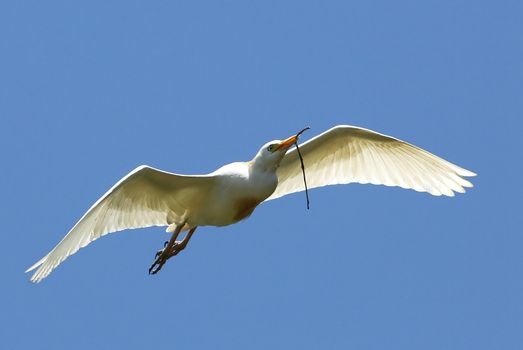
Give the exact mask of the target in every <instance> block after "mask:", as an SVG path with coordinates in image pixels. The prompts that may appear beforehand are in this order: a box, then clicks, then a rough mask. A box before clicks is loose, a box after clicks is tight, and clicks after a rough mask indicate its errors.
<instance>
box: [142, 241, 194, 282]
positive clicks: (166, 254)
mask: <svg viewBox="0 0 523 350" xmlns="http://www.w3.org/2000/svg"><path fill="white" fill-rule="evenodd" d="M165 243H166V244H164V248H163V249H160V250H159V251H157V252H156V254H155V256H154V257H155V259H156V260H155V261H154V263H153V264H152V265H151V267H150V268H149V274H150V275H155V274H157V273H158V272H159V271H160V270H161V269H162V267H163V265H165V263H166V262H167V260H169V259H170V258H172V257H173V256H176V255H178V253H179V252H181V251H182V250H183V249H184V248H185V247H186V246H187V243H186V242H184V241H176V242H175V243H174V244H173V246H172V247H171V249H170V250H169V251H166V248H165V247H166V246H167V243H169V242H165Z"/></svg>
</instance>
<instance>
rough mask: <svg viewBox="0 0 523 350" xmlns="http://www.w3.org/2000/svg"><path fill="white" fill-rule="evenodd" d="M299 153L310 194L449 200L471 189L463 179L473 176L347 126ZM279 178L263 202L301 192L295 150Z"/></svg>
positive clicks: (431, 156)
mask: <svg viewBox="0 0 523 350" xmlns="http://www.w3.org/2000/svg"><path fill="white" fill-rule="evenodd" d="M300 151H301V153H302V155H303V162H304V165H305V173H306V177H307V185H308V186H309V187H310V188H314V187H321V186H327V185H335V184H347V183H352V182H357V183H363V184H366V183H371V184H376V185H378V184H381V185H386V186H399V187H402V188H410V189H414V190H416V191H420V192H428V193H430V194H432V195H436V196H439V195H446V196H453V195H454V192H465V190H464V187H472V184H471V183H470V182H469V181H467V180H465V179H464V178H463V177H464V176H474V175H476V174H474V173H473V172H471V171H468V170H466V169H463V168H461V167H459V166H457V165H455V164H452V163H450V162H448V161H446V160H444V159H442V158H440V157H437V156H435V155H434V154H432V153H429V152H427V151H425V150H423V149H421V148H419V147H416V146H414V145H411V144H409V143H407V142H405V141H401V140H399V139H396V138H394V137H390V136H386V135H383V134H380V133H377V132H374V131H372V130H368V129H363V128H358V127H355V126H349V125H339V126H336V127H334V128H332V129H330V130H327V131H325V132H324V133H322V134H320V135H318V136H316V137H314V138H312V139H310V140H308V141H307V142H305V143H304V144H303V145H301V146H300ZM277 176H278V187H276V190H275V191H274V193H273V194H272V195H271V196H270V197H269V198H268V199H267V200H271V199H275V198H278V197H281V196H284V195H286V194H289V193H294V192H298V191H303V190H304V184H303V177H302V173H301V166H300V160H299V157H298V153H297V152H296V149H292V150H290V151H288V152H287V153H286V154H285V157H284V158H283V160H282V162H281V164H280V166H279V168H278V170H277Z"/></svg>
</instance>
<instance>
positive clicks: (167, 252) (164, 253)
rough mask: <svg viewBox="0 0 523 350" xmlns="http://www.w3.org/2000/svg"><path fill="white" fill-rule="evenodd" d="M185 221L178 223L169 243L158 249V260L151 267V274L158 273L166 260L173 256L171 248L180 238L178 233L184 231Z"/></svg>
mask: <svg viewBox="0 0 523 350" xmlns="http://www.w3.org/2000/svg"><path fill="white" fill-rule="evenodd" d="M184 225H185V223H181V224H179V225H176V227H175V229H174V232H173V235H172V236H171V239H170V240H169V243H167V246H165V248H164V249H162V250H160V251H158V252H157V253H156V260H155V261H154V263H153V264H152V265H151V267H150V268H149V274H153V275H154V274H156V273H157V272H158V271H160V270H161V269H162V267H163V265H164V264H165V262H166V261H167V260H168V259H169V258H170V257H171V256H172V255H171V250H172V248H173V246H174V244H175V243H176V238H178V235H179V234H180V232H181V231H182V228H183V226H184Z"/></svg>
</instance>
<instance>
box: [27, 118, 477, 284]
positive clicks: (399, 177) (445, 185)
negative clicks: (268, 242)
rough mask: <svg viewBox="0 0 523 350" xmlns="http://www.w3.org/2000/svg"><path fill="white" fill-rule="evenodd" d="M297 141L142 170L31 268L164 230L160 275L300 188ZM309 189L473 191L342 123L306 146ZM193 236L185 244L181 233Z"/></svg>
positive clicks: (408, 152) (432, 162)
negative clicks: (192, 168) (202, 168)
mask: <svg viewBox="0 0 523 350" xmlns="http://www.w3.org/2000/svg"><path fill="white" fill-rule="evenodd" d="M298 135H299V134H297V135H294V136H292V137H290V138H288V139H286V140H283V141H280V140H276V141H272V142H269V143H267V144H265V145H263V146H262V147H261V149H260V150H259V151H258V153H257V154H256V155H255V156H254V158H253V159H252V160H251V161H248V162H235V163H231V164H227V165H225V166H223V167H221V168H219V169H218V170H216V171H214V172H212V173H210V174H207V175H180V174H173V173H169V172H165V171H161V170H158V169H154V168H151V167H149V166H140V167H138V168H136V169H135V170H133V171H131V172H130V173H129V174H128V175H127V176H125V177H124V178H123V179H122V180H120V181H119V182H118V183H117V184H116V185H114V186H113V188H111V189H110V190H109V191H108V192H107V193H106V194H104V195H103V196H102V197H101V198H100V199H99V200H98V201H97V202H96V203H95V204H94V205H93V206H92V207H91V208H90V209H89V210H88V211H87V212H86V213H85V214H84V216H83V217H82V218H81V219H80V220H79V221H78V222H77V223H76V225H75V226H74V227H73V228H72V229H71V230H70V231H69V233H68V234H67V235H66V236H65V237H64V239H63V240H62V241H61V242H60V243H59V244H58V245H57V246H56V247H55V248H53V250H51V252H49V254H47V255H46V256H45V257H43V258H42V259H41V260H40V261H38V262H37V263H36V264H34V265H33V266H32V267H30V268H29V269H28V270H27V271H31V270H33V269H36V268H38V269H37V271H36V272H35V273H34V275H33V276H32V278H31V280H32V281H33V282H39V281H41V280H42V279H43V278H45V277H46V276H47V275H49V273H51V271H52V270H53V269H54V268H56V267H57V266H58V265H59V264H60V263H61V262H62V261H63V260H64V259H66V258H67V257H68V256H70V255H72V254H74V253H75V252H76V251H77V250H78V249H80V248H82V247H85V246H86V245H88V244H89V243H91V242H92V241H94V240H96V239H97V238H99V237H101V236H103V235H105V234H108V233H111V232H116V231H121V230H124V229H130V228H139V227H148V226H167V231H169V232H173V234H172V237H171V240H170V241H169V242H168V244H167V246H166V247H165V248H164V249H163V250H161V251H159V252H158V253H157V259H156V261H155V263H154V264H153V266H151V269H149V272H152V273H156V272H158V271H159V270H160V269H161V268H162V266H163V264H164V263H165V262H166V261H167V259H169V258H170V257H172V256H174V255H177V254H178V253H179V252H180V251H181V250H182V249H184V248H185V247H186V245H187V243H188V241H189V239H190V238H191V236H192V234H193V233H194V231H195V230H196V228H197V227H199V226H226V225H231V224H234V223H236V222H238V221H240V220H243V219H245V218H247V217H248V216H249V215H251V214H252V212H253V211H254V210H255V208H256V207H257V206H258V205H259V204H260V203H262V202H264V201H267V200H272V199H276V198H279V197H281V196H284V195H286V194H290V193H293V192H297V191H301V190H303V178H302V173H301V168H300V162H299V155H298V152H296V150H295V149H294V150H289V148H290V146H291V145H293V144H295V143H296V142H297V139H298ZM300 148H301V149H302V151H301V152H302V153H303V158H304V163H305V167H306V170H307V183H308V185H309V187H310V188H315V187H322V186H326V185H334V184H346V183H351V182H357V183H372V184H383V185H387V186H399V187H403V188H410V189H414V190H416V191H420V192H428V193H430V194H432V195H436V196H439V195H446V196H453V195H454V192H465V190H464V187H472V184H471V183H470V182H469V181H467V180H465V179H464V178H463V177H464V176H474V175H475V174H474V173H473V172H470V171H468V170H465V169H463V168H461V167H459V166H457V165H454V164H452V163H450V162H447V161H446V160H444V159H441V158H439V157H437V156H435V155H433V154H431V153H429V152H427V151H425V150H423V149H421V148H418V147H416V146H413V145H411V144H409V143H407V142H404V141H401V140H398V139H396V138H393V137H390V136H386V135H383V134H380V133H377V132H374V131H371V130H367V129H363V128H358V127H354V126H348V125H340V126H337V127H334V128H332V129H330V130H327V131H326V132H324V133H322V134H320V135H318V136H316V137H314V138H312V139H311V140H309V141H307V142H305V143H304V144H303V145H302V146H301V147H300ZM183 231H188V233H187V234H186V236H185V238H184V239H183V240H182V241H176V238H177V237H178V235H179V234H180V232H183Z"/></svg>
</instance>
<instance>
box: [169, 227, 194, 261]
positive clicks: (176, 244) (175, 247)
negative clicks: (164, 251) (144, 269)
mask: <svg viewBox="0 0 523 350" xmlns="http://www.w3.org/2000/svg"><path fill="white" fill-rule="evenodd" d="M194 231H196V227H194V228H192V229H190V230H189V232H187V235H186V236H185V237H184V238H183V239H182V240H181V241H179V242H178V241H176V242H174V245H173V247H172V250H171V252H170V255H169V257H172V256H175V255H177V254H178V253H179V252H181V251H182V250H184V249H185V247H187V243H189V240H190V239H191V237H192V235H193V233H194Z"/></svg>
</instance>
